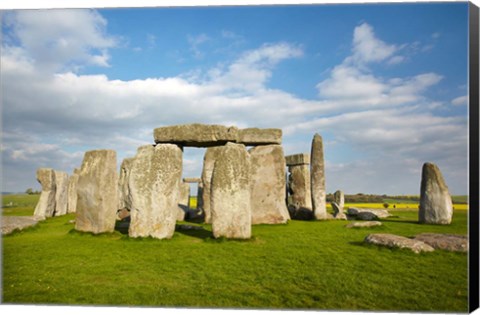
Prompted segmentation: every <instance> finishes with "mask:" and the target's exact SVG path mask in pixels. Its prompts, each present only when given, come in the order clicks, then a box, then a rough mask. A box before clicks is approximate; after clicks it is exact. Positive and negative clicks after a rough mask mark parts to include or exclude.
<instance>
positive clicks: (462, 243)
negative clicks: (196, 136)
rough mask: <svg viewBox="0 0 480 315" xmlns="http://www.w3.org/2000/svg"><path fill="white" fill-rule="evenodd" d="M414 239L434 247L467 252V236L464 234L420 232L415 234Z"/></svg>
mask: <svg viewBox="0 0 480 315" xmlns="http://www.w3.org/2000/svg"><path fill="white" fill-rule="evenodd" d="M414 239H415V240H417V241H422V242H424V243H426V244H428V245H430V246H432V247H433V248H435V249H443V250H448V251H452V252H464V253H465V252H468V237H467V236H465V235H453V234H438V233H422V234H418V235H416V236H415V238H414Z"/></svg>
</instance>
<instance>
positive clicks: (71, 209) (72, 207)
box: [67, 169, 80, 213]
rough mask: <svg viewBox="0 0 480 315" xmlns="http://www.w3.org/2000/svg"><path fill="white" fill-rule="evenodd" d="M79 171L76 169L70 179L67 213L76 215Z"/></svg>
mask: <svg viewBox="0 0 480 315" xmlns="http://www.w3.org/2000/svg"><path fill="white" fill-rule="evenodd" d="M79 171H80V170H79V169H75V170H74V171H73V174H72V175H71V176H70V177H69V178H68V202H67V213H75V212H76V211H77V183H78V172H79Z"/></svg>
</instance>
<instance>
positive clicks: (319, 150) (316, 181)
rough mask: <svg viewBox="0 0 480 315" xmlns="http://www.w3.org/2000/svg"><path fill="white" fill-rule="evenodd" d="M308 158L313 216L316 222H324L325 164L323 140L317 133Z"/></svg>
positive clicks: (325, 212) (325, 208) (325, 217)
mask: <svg viewBox="0 0 480 315" xmlns="http://www.w3.org/2000/svg"><path fill="white" fill-rule="evenodd" d="M310 156H311V162H310V176H311V184H312V206H313V215H314V217H315V219H316V220H326V219H327V194H326V192H325V163H324V159H323V140H322V137H321V136H320V135H319V134H318V133H316V134H315V135H314V136H313V140H312V152H311V154H310Z"/></svg>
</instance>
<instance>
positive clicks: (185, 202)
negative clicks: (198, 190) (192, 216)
mask: <svg viewBox="0 0 480 315" xmlns="http://www.w3.org/2000/svg"><path fill="white" fill-rule="evenodd" d="M189 204H190V184H189V183H188V182H181V183H179V194H178V207H177V221H184V220H185V215H186V213H187V212H188V209H189Z"/></svg>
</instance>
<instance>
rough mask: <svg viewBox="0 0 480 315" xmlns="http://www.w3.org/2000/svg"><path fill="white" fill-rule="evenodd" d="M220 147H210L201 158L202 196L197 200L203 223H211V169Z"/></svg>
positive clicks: (218, 154)
mask: <svg viewBox="0 0 480 315" xmlns="http://www.w3.org/2000/svg"><path fill="white" fill-rule="evenodd" d="M221 149H222V147H212V148H208V149H207V150H206V151H205V156H204V157H203V169H202V194H201V198H199V200H198V209H199V210H200V211H201V212H203V214H204V220H205V223H208V224H210V223H212V216H211V213H212V211H211V196H210V193H211V183H212V174H213V167H214V165H215V161H216V159H217V158H218V157H219V156H220V152H221Z"/></svg>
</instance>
